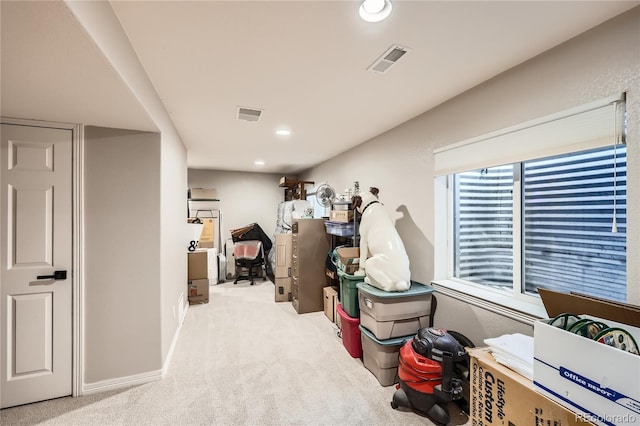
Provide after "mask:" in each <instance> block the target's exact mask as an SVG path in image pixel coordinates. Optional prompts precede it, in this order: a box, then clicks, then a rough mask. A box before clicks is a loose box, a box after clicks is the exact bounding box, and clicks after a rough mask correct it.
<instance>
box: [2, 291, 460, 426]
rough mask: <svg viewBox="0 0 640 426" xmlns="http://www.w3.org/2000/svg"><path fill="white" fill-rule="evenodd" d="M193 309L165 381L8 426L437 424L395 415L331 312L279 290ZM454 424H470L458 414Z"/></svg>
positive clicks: (26, 412)
mask: <svg viewBox="0 0 640 426" xmlns="http://www.w3.org/2000/svg"><path fill="white" fill-rule="evenodd" d="M210 289H211V291H210V301H209V303H208V304H202V305H192V306H190V307H189V309H188V311H187V313H186V317H185V320H184V323H183V326H182V331H181V333H180V337H179V340H178V344H177V347H176V349H175V352H174V354H173V359H172V361H171V365H170V367H169V371H168V373H167V375H166V377H165V378H164V379H162V380H159V381H155V382H152V383H148V384H144V385H139V386H133V387H129V388H125V389H120V390H117V391H110V392H102V393H99V394H94V395H88V396H83V397H79V398H70V397H68V398H60V399H56V400H51V401H45V402H40V403H35V404H29V405H24V406H20V407H14V408H9V409H5V410H1V411H0V424H2V425H35V424H43V425H380V426H382V425H384V426H389V425H407V426H408V425H425V424H426V425H430V424H432V423H431V422H430V421H429V420H428V419H427V418H425V417H423V416H419V415H418V414H416V413H414V412H411V411H406V410H394V409H392V408H391V406H390V402H391V398H392V396H393V393H394V391H395V387H394V386H388V387H382V386H381V385H380V384H379V383H378V381H377V379H376V378H375V376H374V375H373V374H372V373H371V372H369V370H367V369H366V368H365V367H364V366H363V364H362V361H361V360H360V359H357V358H352V357H351V356H350V355H349V353H348V352H347V351H346V350H345V348H344V346H343V345H342V341H341V340H340V338H339V337H338V335H337V333H336V332H337V327H336V325H335V324H333V323H332V322H331V321H330V320H329V319H328V318H327V317H326V316H325V315H324V313H323V312H314V313H309V314H303V315H298V314H297V313H296V312H295V310H294V309H293V307H292V306H291V303H289V302H281V303H275V302H274V286H273V284H272V283H271V282H269V281H266V282H263V281H260V280H258V281H256V284H255V285H253V286H251V285H249V283H248V282H247V281H241V282H239V283H238V284H236V285H234V284H233V283H232V282H230V283H224V284H220V285H216V286H211V287H210ZM451 409H452V411H453V412H452V413H451V415H452V418H453V419H454V420H453V422H454V424H464V423H465V422H466V421H467V418H466V416H464V414H461V413H460V412H459V410H456V407H455V406H452V407H451Z"/></svg>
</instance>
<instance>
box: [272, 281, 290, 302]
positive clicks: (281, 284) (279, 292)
mask: <svg viewBox="0 0 640 426" xmlns="http://www.w3.org/2000/svg"><path fill="white" fill-rule="evenodd" d="M291 281H292V278H291V277H286V278H276V282H275V289H276V291H275V293H276V298H275V300H276V302H291V300H293V297H292V295H291Z"/></svg>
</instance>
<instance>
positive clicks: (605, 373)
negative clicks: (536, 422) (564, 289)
mask: <svg viewBox="0 0 640 426" xmlns="http://www.w3.org/2000/svg"><path fill="white" fill-rule="evenodd" d="M540 295H541V296H542V300H543V303H544V305H545V308H546V309H547V313H548V314H550V318H553V317H555V316H556V315H558V314H559V313H562V312H559V309H563V310H564V312H567V313H574V314H577V315H578V316H580V317H581V318H588V319H592V320H597V321H600V322H603V323H604V324H606V325H608V326H609V327H613V328H620V329H623V330H626V331H627V332H628V333H629V334H630V335H631V336H632V337H633V339H634V340H635V342H640V328H638V327H637V326H633V325H629V324H628V323H623V322H618V321H616V319H625V318H628V319H630V320H631V321H630V322H633V321H640V315H638V312H637V311H638V309H640V308H639V307H634V306H631V305H625V304H619V303H616V302H611V301H605V300H603V299H598V300H596V299H594V298H589V297H582V296H576V295H568V294H563V293H557V292H549V291H544V290H543V291H541V292H540ZM559 300H562V301H563V302H561V305H563V307H562V308H559V309H558V308H557V306H558V301H559ZM594 303H595V304H594ZM550 307H551V308H550ZM594 313H598V314H599V315H598V316H596V315H594ZM548 322H549V320H548V319H543V320H539V321H536V322H535V323H534V334H533V338H534V364H533V381H534V384H535V386H536V387H537V389H538V391H539V392H541V393H542V394H544V395H546V396H548V397H549V398H551V399H553V400H554V401H556V402H557V403H558V404H560V405H563V406H565V407H567V408H568V409H570V410H573V411H574V412H575V413H577V415H578V416H579V417H581V418H584V419H587V420H589V421H591V422H593V423H596V424H601V425H611V424H625V423H631V422H633V421H635V420H638V419H640V356H638V355H636V354H632V353H629V352H626V351H623V350H621V349H618V348H616V347H612V346H609V345H608V344H604V343H599V342H597V341H595V340H593V339H590V338H587V337H583V336H580V335H578V334H575V333H572V332H569V331H566V330H564V329H562V328H559V327H556V326H555V325H551V324H549V323H548Z"/></svg>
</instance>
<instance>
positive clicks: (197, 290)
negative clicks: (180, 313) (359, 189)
mask: <svg viewBox="0 0 640 426" xmlns="http://www.w3.org/2000/svg"><path fill="white" fill-rule="evenodd" d="M187 295H188V298H189V304H190V305H193V304H196V303H209V280H208V279H201V280H189V282H188V283H187Z"/></svg>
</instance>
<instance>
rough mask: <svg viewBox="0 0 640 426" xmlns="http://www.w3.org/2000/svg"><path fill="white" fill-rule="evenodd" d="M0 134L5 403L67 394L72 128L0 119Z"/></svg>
mask: <svg viewBox="0 0 640 426" xmlns="http://www.w3.org/2000/svg"><path fill="white" fill-rule="evenodd" d="M0 139H1V146H0V148H1V149H0V172H1V174H0V187H1V189H0V198H1V205H0V210H1V212H0V213H1V222H0V223H1V238H0V240H1V241H0V243H1V245H0V259H1V260H0V261H1V263H2V264H1V265H0V268H1V271H0V273H1V275H0V328H1V336H0V338H1V340H2V341H1V342H0V345H1V348H0V349H1V351H0V408H5V407H11V406H14V405H19V404H25V403H29V402H35V401H41V400H45V399H50V398H56V397H60V396H65V395H71V389H72V388H71V386H72V358H71V354H72V282H71V281H72V280H71V266H72V216H71V214H72V198H71V191H72V182H71V180H72V178H71V171H72V168H71V165H72V164H71V161H72V159H71V157H72V132H71V130H62V129H51V128H40V127H27V126H19V125H13V124H2V130H1V132H0ZM63 271H66V277H64V273H63ZM56 275H57V276H56ZM49 276H51V278H49Z"/></svg>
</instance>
